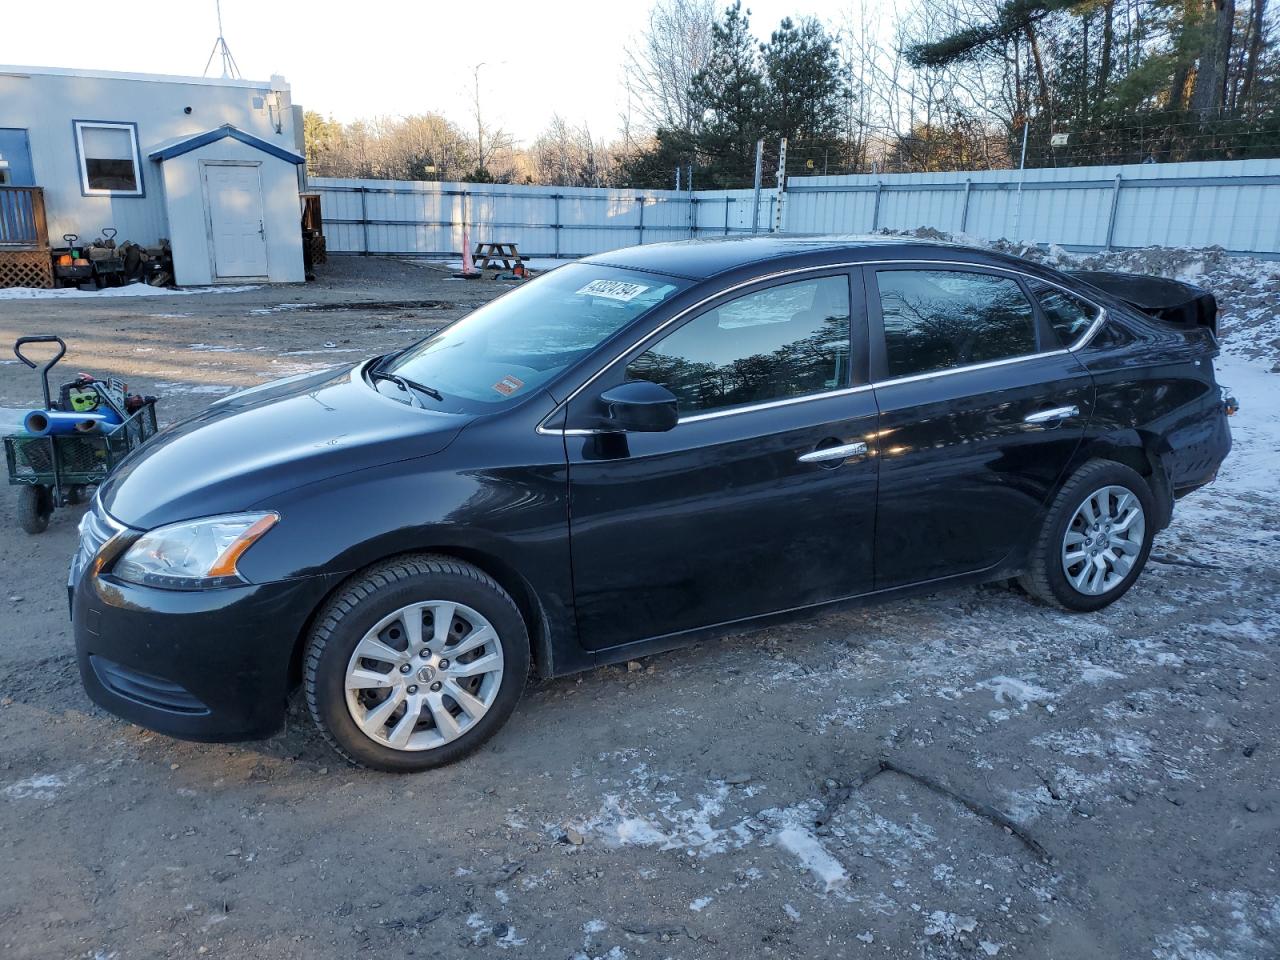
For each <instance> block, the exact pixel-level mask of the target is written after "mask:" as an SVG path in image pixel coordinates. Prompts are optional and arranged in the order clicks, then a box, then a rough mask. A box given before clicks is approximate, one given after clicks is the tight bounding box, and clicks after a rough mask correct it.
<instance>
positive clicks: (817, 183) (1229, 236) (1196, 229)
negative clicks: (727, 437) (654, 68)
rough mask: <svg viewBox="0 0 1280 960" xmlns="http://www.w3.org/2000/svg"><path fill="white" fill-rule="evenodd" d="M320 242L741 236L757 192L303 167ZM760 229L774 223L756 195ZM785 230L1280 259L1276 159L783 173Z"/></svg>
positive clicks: (446, 246) (425, 249)
mask: <svg viewBox="0 0 1280 960" xmlns="http://www.w3.org/2000/svg"><path fill="white" fill-rule="evenodd" d="M309 184H310V188H311V189H312V190H316V191H318V192H319V193H320V194H321V204H322V209H323V212H324V225H325V234H326V237H327V240H328V249H329V250H330V251H331V252H334V253H388V254H401V255H413V256H443V257H456V256H458V255H459V254H460V252H461V250H462V247H463V230H464V228H465V229H466V230H467V233H468V237H469V240H470V242H471V243H472V244H475V243H479V242H483V241H503V242H513V243H516V244H518V246H519V248H520V251H521V253H524V254H526V255H528V256H535V257H571V256H584V255H588V254H592V253H601V252H604V251H607V250H615V249H618V248H619V247H628V246H632V245H634V244H638V243H658V242H661V241H666V240H685V239H689V238H694V237H716V236H733V235H741V234H743V233H749V232H751V228H752V222H753V216H752V214H753V206H754V197H755V194H754V191H752V190H699V191H695V192H693V193H688V192H680V191H675V190H615V189H597V188H591V187H536V186H517V185H512V184H478V183H422V182H408V181H394V180H343V179H335V178H329V177H313V178H311V179H310V181H309ZM756 213H757V217H756V219H757V221H758V224H759V230H760V231H761V232H768V231H769V230H770V229H771V228H772V226H773V222H774V191H773V190H771V189H770V190H764V191H762V192H761V195H760V199H759V207H758V210H757V211H756ZM783 227H784V229H785V230H787V231H788V232H793V233H872V232H874V231H877V230H884V229H890V230H915V229H918V228H921V227H932V228H935V229H937V230H941V231H944V232H947V233H956V234H964V235H968V236H971V237H974V238H977V239H982V240H998V239H1008V240H1015V241H1021V242H1032V241H1034V242H1040V243H1056V244H1059V245H1061V246H1064V247H1067V248H1068V249H1080V250H1097V249H1103V248H1105V247H1108V246H1111V247H1141V246H1150V245H1155V244H1159V245H1165V246H1211V245H1214V244H1216V245H1219V246H1222V247H1224V248H1226V249H1227V250H1230V251H1233V252H1239V253H1254V254H1260V255H1263V256H1280V160H1225V161H1210V162H1203V163H1171V164H1138V165H1128V166H1111V167H1063V168H1057V169H1037V170H1027V171H1026V172H1025V173H1020V172H1019V171H1016V170H980V171H969V172H966V171H958V172H949V173H913V174H895V175H886V176H879V175H875V174H858V175H852V176H816V177H793V178H791V179H790V181H789V182H788V184H787V192H786V195H785V198H784V218H783Z"/></svg>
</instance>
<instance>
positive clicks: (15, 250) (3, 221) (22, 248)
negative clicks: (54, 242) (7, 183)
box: [0, 186, 53, 288]
mask: <svg viewBox="0 0 1280 960" xmlns="http://www.w3.org/2000/svg"><path fill="white" fill-rule="evenodd" d="M52 286H53V261H52V260H51V259H50V255H49V227H48V223H47V222H46V220H45V214H44V189H43V188H41V187H4V186H0V287H44V288H48V287H52Z"/></svg>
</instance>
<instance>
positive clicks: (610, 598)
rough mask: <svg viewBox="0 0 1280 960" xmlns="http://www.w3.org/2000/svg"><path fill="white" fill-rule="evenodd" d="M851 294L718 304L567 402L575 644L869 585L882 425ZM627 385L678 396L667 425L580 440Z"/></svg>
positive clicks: (751, 294)
mask: <svg viewBox="0 0 1280 960" xmlns="http://www.w3.org/2000/svg"><path fill="white" fill-rule="evenodd" d="M854 276H856V274H855V275H854ZM850 280H851V275H850V273H849V272H848V271H834V272H833V271H828V272H826V273H825V274H818V275H814V274H809V275H806V276H804V278H803V279H794V278H793V279H791V280H786V281H779V282H774V283H771V284H767V285H762V286H760V287H757V288H755V289H752V290H749V291H748V292H745V293H741V294H737V295H733V296H730V297H728V298H726V299H725V300H722V301H720V302H717V303H715V304H713V305H711V306H709V307H708V308H707V309H703V310H701V311H700V312H695V314H694V315H692V316H691V317H690V318H689V319H688V320H687V321H684V322H682V323H680V324H679V325H678V326H677V327H675V328H673V329H671V330H668V331H663V332H662V333H661V334H659V335H658V336H657V337H655V338H654V339H652V340H651V341H650V342H649V343H647V344H644V345H640V346H638V347H636V348H635V349H634V350H633V351H631V353H630V354H629V355H628V356H626V357H624V358H622V359H621V360H620V361H619V363H618V364H616V365H615V367H614V368H611V370H610V371H608V372H606V374H605V375H604V376H602V377H601V378H599V381H598V382H597V383H594V384H592V385H591V386H590V387H588V388H587V390H585V391H583V393H582V394H580V395H579V397H577V398H575V399H574V401H572V402H571V404H570V409H569V411H568V419H567V421H566V422H567V425H568V426H569V428H570V431H569V434H568V436H567V437H566V448H567V451H568V457H569V487H570V501H571V505H570V513H571V519H570V530H571V539H572V552H573V582H574V594H575V605H576V609H577V616H578V624H579V633H580V637H581V641H582V644H583V646H585V647H587V648H588V649H601V648H606V647H614V646H618V645H621V644H625V643H628V642H633V641H637V640H642V639H646V638H651V637H660V636H666V635H670V634H675V633H679V632H682V631H686V630H691V629H695V628H698V627H705V626H710V625H714V624H720V623H726V622H730V621H735V620H741V619H744V618H747V617H752V616H758V615H761V614H766V613H771V612H775V611H779V610H785V609H789V608H793V607H801V606H805V605H808V604H813V603H820V602H822V601H824V600H831V599H834V598H838V597H845V596H849V595H852V594H857V593H863V592H866V591H869V590H870V589H871V587H872V582H873V571H872V549H873V541H874V529H875V509H876V458H875V455H874V454H875V428H876V419H877V411H876V407H875V401H874V398H873V395H872V391H871V389H870V388H869V387H868V386H867V385H866V382H865V376H866V375H865V369H866V365H865V336H866V335H865V319H864V314H863V304H864V301H863V297H862V290H861V283H860V278H859V282H858V284H857V285H856V291H855V293H854V295H853V296H852V297H851V295H850ZM851 303H852V304H853V307H852V310H851V306H850V305H851ZM851 337H852V342H853V343H854V344H856V349H854V350H853V354H852V362H851V352H850V344H851ZM626 379H633V380H634V379H642V380H650V381H654V382H657V383H660V384H663V385H664V386H666V387H668V388H669V389H670V390H672V391H673V392H674V393H675V394H676V395H677V397H679V399H680V412H681V417H680V422H679V424H678V425H677V426H676V427H675V428H674V429H673V430H671V431H669V432H666V433H631V434H616V433H614V434H591V433H586V434H585V435H584V434H583V433H581V432H577V433H575V431H574V426H575V424H578V425H581V424H587V423H594V422H597V417H596V404H597V399H596V398H597V397H598V396H599V394H600V392H601V391H603V390H605V389H608V387H610V386H612V385H614V384H616V383H619V382H622V381H623V380H626Z"/></svg>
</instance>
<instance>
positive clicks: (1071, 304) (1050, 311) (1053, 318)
mask: <svg viewBox="0 0 1280 960" xmlns="http://www.w3.org/2000/svg"><path fill="white" fill-rule="evenodd" d="M1027 285H1028V286H1029V287H1030V288H1031V292H1032V294H1033V295H1034V296H1035V298H1036V299H1037V300H1039V301H1040V309H1041V310H1043V311H1044V315H1045V318H1046V319H1047V320H1048V321H1049V326H1051V327H1052V328H1053V332H1054V333H1055V334H1056V335H1057V337H1058V342H1059V343H1060V344H1061V345H1062V346H1064V347H1069V346H1071V344H1073V343H1075V342H1076V341H1077V340H1079V339H1080V337H1081V335H1082V334H1083V333H1084V332H1085V331H1086V330H1088V329H1089V327H1090V325H1091V324H1092V323H1093V321H1094V320H1096V319H1098V312H1099V311H1098V308H1097V307H1095V306H1094V305H1093V304H1091V303H1089V302H1088V301H1087V300H1081V299H1080V298H1079V297H1077V296H1075V295H1074V294H1071V293H1067V291H1065V290H1063V289H1062V288H1061V287H1055V286H1053V285H1051V284H1048V283H1045V282H1044V281H1043V280H1029V281H1028V282H1027Z"/></svg>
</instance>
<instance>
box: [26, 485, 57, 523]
mask: <svg viewBox="0 0 1280 960" xmlns="http://www.w3.org/2000/svg"><path fill="white" fill-rule="evenodd" d="M51 516H53V497H52V495H50V493H49V488H48V487H40V486H25V487H23V488H22V489H21V490H19V491H18V524H19V526H21V527H22V529H23V530H25V531H27V533H31V534H36V533H44V531H45V530H46V529H47V528H48V526H49V518H50V517H51Z"/></svg>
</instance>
